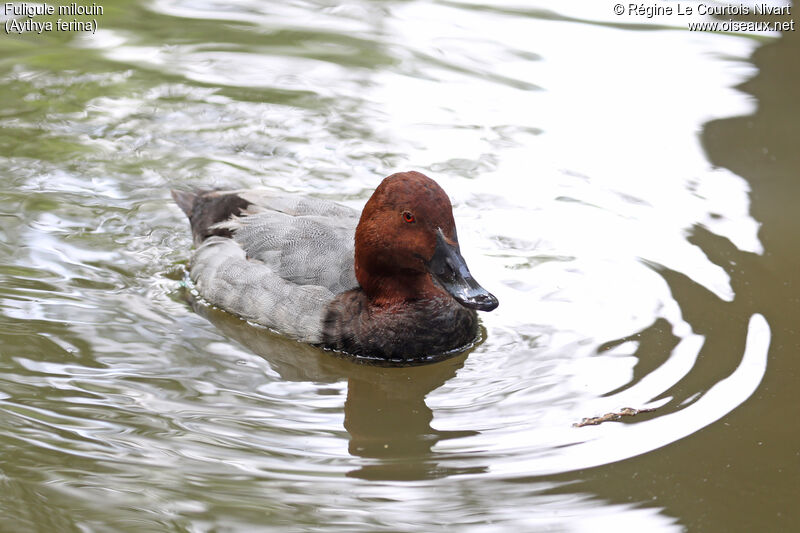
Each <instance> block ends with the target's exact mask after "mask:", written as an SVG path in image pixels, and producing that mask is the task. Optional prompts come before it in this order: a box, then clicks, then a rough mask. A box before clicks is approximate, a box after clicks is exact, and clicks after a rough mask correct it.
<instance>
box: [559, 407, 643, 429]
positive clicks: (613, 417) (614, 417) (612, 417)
mask: <svg viewBox="0 0 800 533" xmlns="http://www.w3.org/2000/svg"><path fill="white" fill-rule="evenodd" d="M653 411H655V408H644V409H634V408H633V407H623V408H622V409H620V410H619V411H618V412H614V413H606V414H604V415H603V416H595V417H592V418H584V419H583V420H581V421H580V422H575V423H574V424H572V427H576V428H582V427H583V426H596V425H598V424H602V423H603V422H610V421H612V422H617V421H619V420H621V419H622V417H623V416H634V415H638V414H639V413H650V412H653Z"/></svg>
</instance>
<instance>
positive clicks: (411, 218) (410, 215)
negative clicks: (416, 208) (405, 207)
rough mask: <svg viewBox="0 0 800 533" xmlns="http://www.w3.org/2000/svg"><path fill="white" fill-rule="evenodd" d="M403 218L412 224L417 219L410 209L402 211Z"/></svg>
mask: <svg viewBox="0 0 800 533" xmlns="http://www.w3.org/2000/svg"><path fill="white" fill-rule="evenodd" d="M403 220H405V221H406V222H408V223H409V224H413V223H414V222H416V221H417V219H416V218H414V213H412V212H411V211H403Z"/></svg>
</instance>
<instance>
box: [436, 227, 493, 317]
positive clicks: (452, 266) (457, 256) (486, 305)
mask: <svg viewBox="0 0 800 533" xmlns="http://www.w3.org/2000/svg"><path fill="white" fill-rule="evenodd" d="M428 269H429V270H430V272H431V274H432V275H433V277H434V279H436V281H437V282H439V285H441V286H442V288H443V289H444V290H446V291H447V292H448V293H450V295H451V296H452V297H453V298H455V299H456V301H457V302H458V303H460V304H461V305H463V306H464V307H468V308H470V309H477V310H478V311H491V310H492V309H494V308H495V307H497V306H498V305H499V303H500V302H499V301H498V300H497V298H495V296H494V295H493V294H492V293H490V292H489V291H487V290H486V289H484V288H483V287H481V286H480V284H479V283H478V282H477V281H475V278H473V277H472V274H470V272H469V268H467V263H466V261H464V258H463V257H461V252H460V251H459V249H458V244H457V243H456V244H451V243H449V242H447V239H445V236H444V233H442V230H441V229H439V230H437V231H436V250H435V251H434V253H433V257H432V258H431V260H430V261H429V262H428Z"/></svg>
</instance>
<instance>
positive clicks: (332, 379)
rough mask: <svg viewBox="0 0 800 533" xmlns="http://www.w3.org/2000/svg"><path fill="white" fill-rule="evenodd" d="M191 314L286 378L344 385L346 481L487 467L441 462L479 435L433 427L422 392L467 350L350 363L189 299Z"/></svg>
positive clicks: (450, 372) (447, 375)
mask: <svg viewBox="0 0 800 533" xmlns="http://www.w3.org/2000/svg"><path fill="white" fill-rule="evenodd" d="M187 299H188V300H189V302H190V303H191V305H192V306H193V308H194V309H195V311H196V312H197V313H198V314H200V315H202V316H204V317H206V318H207V319H208V320H209V321H211V322H212V323H213V324H214V325H215V326H216V327H217V328H219V330H220V331H222V332H223V333H224V334H225V335H226V336H228V337H230V338H232V339H234V340H236V341H237V342H239V343H241V344H242V345H244V346H246V347H247V348H248V349H250V350H251V351H253V352H254V353H256V354H258V355H260V356H261V357H263V358H265V359H266V360H267V361H268V362H269V364H270V367H271V368H272V369H273V370H275V371H276V372H277V373H278V374H279V375H280V376H281V379H283V380H286V381H308V382H314V383H336V382H339V381H343V380H347V399H346V400H345V403H344V427H345V429H346V430H347V432H348V434H349V435H350V443H349V447H348V450H349V452H350V454H351V455H353V456H354V457H360V458H363V459H364V461H363V462H362V464H361V466H360V467H359V468H357V469H355V470H353V471H351V472H348V474H347V475H348V476H349V477H357V478H363V479H372V480H420V479H433V478H440V477H446V476H450V475H453V474H463V473H478V472H484V471H485V470H486V467H475V466H470V467H463V468H462V467H457V466H448V465H443V464H442V462H441V461H442V459H443V458H444V456H443V455H440V454H437V453H436V452H434V451H433V449H432V448H433V446H434V445H435V444H436V443H437V442H439V441H442V440H446V439H453V438H459V437H465V436H469V435H475V434H477V432H476V431H470V430H464V431H441V430H437V429H434V428H433V427H431V421H432V420H433V411H431V409H430V407H428V405H427V404H426V403H425V398H426V397H427V395H428V394H429V393H430V392H432V391H434V390H436V389H438V388H439V387H441V386H442V385H444V383H445V382H447V380H449V379H451V378H453V377H454V376H455V375H456V372H457V371H458V369H460V368H461V367H462V366H463V365H464V361H466V358H467V356H468V355H469V352H464V353H461V354H459V355H457V356H454V357H452V358H450V359H446V360H444V361H440V362H437V363H432V364H427V365H421V366H414V367H382V366H374V365H371V364H365V363H360V362H355V361H353V360H351V359H349V358H345V357H342V356H338V355H335V354H333V353H331V352H324V351H322V350H320V349H318V348H314V347H312V346H309V345H306V344H302V343H298V342H294V341H292V340H289V339H286V338H283V337H280V336H278V335H273V334H271V333H270V332H269V331H267V330H265V329H263V328H258V327H254V326H251V325H249V324H247V323H246V322H244V321H242V320H241V319H239V318H237V317H234V316H231V315H229V314H227V313H225V312H223V311H219V310H217V309H214V308H210V307H208V306H206V305H204V304H202V303H199V302H197V301H196V300H194V299H193V298H192V297H191V296H188V298H187Z"/></svg>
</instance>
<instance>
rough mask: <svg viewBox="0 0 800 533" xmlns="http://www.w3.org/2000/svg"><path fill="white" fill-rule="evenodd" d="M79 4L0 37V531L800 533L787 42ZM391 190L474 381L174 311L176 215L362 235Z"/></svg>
mask: <svg viewBox="0 0 800 533" xmlns="http://www.w3.org/2000/svg"><path fill="white" fill-rule="evenodd" d="M694 4H696V3H694ZM55 5H57V4H55ZM102 7H103V14H102V15H95V16H92V17H83V18H82V17H66V18H69V19H71V18H77V19H78V20H89V19H95V20H96V21H97V31H96V32H95V33H91V32H88V33H83V34H79V33H76V32H63V31H51V32H44V33H42V34H35V33H26V34H22V35H15V34H13V33H12V34H8V33H6V32H5V31H4V30H2V32H1V33H0V102H1V103H2V105H0V180H1V181H2V185H3V187H2V190H1V191H0V531H3V532H5V531H8V532H15V533H16V532H26V531H43V532H52V531H58V532H61V531H64V532H71V531H98V532H105V531H109V532H111V531H114V532H116V531H137V532H138V531H192V532H198V531H209V532H210V531H220V532H221V531H248V532H249V531H281V532H283V531H312V530H313V531H420V532H430V531H466V532H473V531H474V532H478V531H480V532H484V531H570V532H572V531H592V532H596V531H606V530H608V531H612V530H613V531H670V532H671V531H792V530H795V529H797V528H798V527H800V511H798V508H797V501H798V499H800V483H799V482H798V479H800V429H798V422H797V421H798V420H800V402H798V401H797V394H796V392H795V390H796V387H795V384H796V383H797V380H798V371H799V370H800V360H798V357H797V355H798V353H800V339H798V327H797V323H798V321H800V280H798V275H799V274H798V273H800V251H798V247H797V245H796V235H797V234H798V230H800V228H798V226H800V216H799V215H798V214H797V210H796V209H795V206H794V203H795V201H796V199H797V198H798V197H800V186H799V185H798V182H797V179H796V177H797V169H798V168H800V161H798V158H800V151H798V150H797V145H798V141H799V140H800V131H798V129H800V126H798V124H800V121H799V120H798V119H799V118H800V110H798V103H797V98H796V93H797V87H798V86H800V62H798V61H797V57H798V54H800V38H798V37H797V33H796V32H786V33H784V34H781V35H779V34H756V33H740V34H732V33H724V32H719V33H713V32H689V31H687V30H686V24H685V22H684V20H683V19H679V18H677V17H676V16H673V17H661V18H658V17H657V18H655V19H652V20H650V19H647V18H642V17H637V16H622V17H618V16H615V15H614V14H613V12H612V5H611V4H609V5H607V6H606V5H599V4H597V3H596V2H574V3H564V4H563V5H562V4H555V3H552V4H548V3H545V2H514V1H513V0H509V1H507V2H505V1H504V2H503V3H500V4H489V3H486V4H481V3H478V2H449V1H438V2H426V1H407V2H403V1H391V2H390V1H371V2H368V1H358V2H353V3H348V4H336V3H333V2H322V1H318V2H259V1H256V0H241V1H237V2H213V1H211V2H200V3H198V2H185V1H166V0H160V1H152V2H142V3H139V2H125V1H120V0H114V1H113V2H112V1H108V2H105V3H102ZM3 9H4V8H3V7H2V6H0V15H1V14H2V10H3ZM58 18H59V17H58V16H57V15H56V16H52V17H47V16H42V17H36V18H35V19H34V20H36V21H48V20H49V21H52V22H55V21H56V20H57V19H58ZM61 18H65V17H61ZM723 18H724V17H723ZM789 18H791V17H789ZM7 20H8V16H5V17H4V18H2V22H3V24H6V22H7ZM20 20H24V17H23V18H21V19H20ZM769 20H771V19H769ZM412 169H413V170H420V171H422V172H425V173H426V174H428V175H430V176H432V177H434V178H435V179H436V180H437V181H438V182H439V183H440V184H441V185H442V186H443V188H444V189H445V190H446V191H447V192H448V194H449V195H450V197H451V199H452V201H453V205H454V211H455V217H456V221H457V223H458V227H459V238H460V240H461V246H462V252H463V254H464V256H465V258H466V259H467V261H468V262H469V265H470V269H471V271H472V272H473V273H474V274H475V276H476V278H477V279H479V280H480V281H481V284H482V285H484V286H485V287H486V288H487V289H488V290H490V291H491V292H493V293H494V294H495V295H497V296H498V298H499V299H500V301H501V306H500V307H499V308H498V309H497V310H496V311H495V312H492V313H491V314H482V315H481V318H482V321H483V327H484V329H485V332H484V337H485V339H484V340H483V342H482V343H480V344H479V345H477V346H476V347H474V348H473V349H471V350H470V351H469V352H468V353H464V354H462V355H460V356H458V357H455V358H453V359H450V360H447V361H444V362H441V363H437V364H433V365H428V366H424V367H416V368H378V367H372V366H368V365H363V364H355V363H353V362H350V361H347V360H343V359H339V358H335V357H332V356H331V355H329V354H327V353H324V352H321V351H319V350H317V349H315V348H312V347H308V346H304V345H299V344H297V343H295V342H293V341H289V340H286V339H282V338H280V337H277V336H275V335H272V334H270V333H269V332H267V331H264V330H262V329H258V328H254V327H252V326H249V325H247V324H246V323H243V322H242V321H240V320H238V319H237V318H235V317H231V316H228V315H226V314H225V313H223V312H220V311H217V310H214V309H209V308H208V307H205V306H204V305H202V304H199V303H195V302H193V301H192V299H191V298H190V295H189V294H188V293H187V291H186V289H185V288H184V287H183V285H182V282H181V280H182V278H183V274H184V270H183V269H184V265H185V263H186V261H187V260H188V257H189V255H190V249H191V237H190V234H189V230H188V224H187V222H186V220H185V218H184V216H183V214H182V213H181V212H180V210H179V209H178V208H177V206H175V205H174V204H173V203H172V201H171V199H170V197H169V189H170V188H174V187H178V188H184V189H185V188H189V187H192V186H198V187H200V186H202V187H209V186H231V187H257V186H265V187H270V188H273V189H277V190H283V191H288V192H298V193H303V194H310V195H313V196H317V197H321V198H328V199H333V200H336V201H340V202H342V203H345V204H347V205H350V206H352V207H356V208H360V207H361V206H362V205H363V203H364V202H365V201H366V199H367V198H368V197H369V195H370V193H371V191H372V190H373V189H374V187H375V186H376V185H377V184H378V183H379V182H380V180H381V179H382V177H384V176H386V175H388V174H391V173H393V172H395V171H398V170H412ZM622 407H635V408H643V407H648V408H656V410H655V411H654V412H649V413H642V414H640V415H638V416H635V417H631V418H630V419H626V420H624V421H623V422H609V423H605V424H602V425H599V426H592V427H581V428H576V427H573V423H575V422H578V421H580V420H581V419H582V418H584V417H590V416H598V415H602V414H604V413H608V412H611V411H615V410H618V409H620V408H622Z"/></svg>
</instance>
